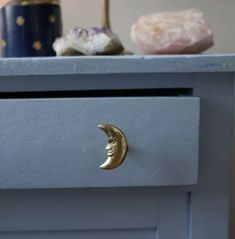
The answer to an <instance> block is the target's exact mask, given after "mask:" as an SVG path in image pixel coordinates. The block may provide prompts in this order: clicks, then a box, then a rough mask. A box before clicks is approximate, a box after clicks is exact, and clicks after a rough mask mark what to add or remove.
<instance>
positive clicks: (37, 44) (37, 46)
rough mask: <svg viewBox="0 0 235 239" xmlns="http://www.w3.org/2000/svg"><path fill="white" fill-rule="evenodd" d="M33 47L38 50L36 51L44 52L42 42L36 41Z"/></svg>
mask: <svg viewBox="0 0 235 239" xmlns="http://www.w3.org/2000/svg"><path fill="white" fill-rule="evenodd" d="M32 47H33V48H34V49H35V50H36V51H40V50H42V43H41V42H40V41H35V42H34V43H33V45H32Z"/></svg>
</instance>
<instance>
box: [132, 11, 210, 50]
mask: <svg viewBox="0 0 235 239" xmlns="http://www.w3.org/2000/svg"><path fill="white" fill-rule="evenodd" d="M131 38H132V40H133V42H134V43H135V44H136V45H137V47H138V48H139V49H140V51H141V52H143V53H144V54H194V53H200V52H203V51H205V50H207V49H208V48H210V47H211V46H213V44H214V43H213V32H212V30H211V28H210V27H209V26H208V25H207V23H206V21H205V19H204V16H203V13H202V12H201V11H200V10H197V9H189V10H183V11H174V12H160V13H155V14H151V15H147V16H142V17H140V18H139V19H138V20H137V22H136V23H135V24H134V25H133V26H132V29H131Z"/></svg>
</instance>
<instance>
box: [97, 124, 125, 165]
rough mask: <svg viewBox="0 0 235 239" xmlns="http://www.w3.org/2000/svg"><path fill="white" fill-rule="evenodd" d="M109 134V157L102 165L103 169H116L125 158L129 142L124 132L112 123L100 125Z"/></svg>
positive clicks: (107, 148)
mask: <svg viewBox="0 0 235 239" xmlns="http://www.w3.org/2000/svg"><path fill="white" fill-rule="evenodd" d="M98 127H99V128H100V129H102V130H103V131H104V132H105V133H106V135H107V136H108V144H107V146H106V150H107V156H108V159H107V160H106V161H105V162H104V163H103V164H102V165H101V166H100V168H101V169H115V168H117V167H119V166H120V165H121V164H122V163H123V162H124V160H125V157H126V155H127V151H128V143H127V139H126V137H125V135H124V133H123V132H122V131H121V130H120V129H119V128H117V127H115V126H113V125H110V124H102V125H98Z"/></svg>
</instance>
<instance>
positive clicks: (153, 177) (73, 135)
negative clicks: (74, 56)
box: [0, 97, 200, 189]
mask: <svg viewBox="0 0 235 239" xmlns="http://www.w3.org/2000/svg"><path fill="white" fill-rule="evenodd" d="M199 108H200V107H199V99H198V98H194V97H192V98H191V97H190V98H189V97H185V98H184V97H144V98H70V99H27V100H26V99H18V100H17V99H16V100H13V99H11V100H1V101H0V188H7V189H16V188H87V187H130V186H134V187H139V186H175V185H192V184H196V183H197V173H198V172H197V169H198V144H199V142H198V141H199V138H198V134H199ZM102 123H109V124H113V125H116V126H117V127H119V128H120V129H122V131H123V132H124V134H125V135H126V138H127V141H128V145H129V150H128V153H127V156H126V159H125V162H124V163H123V164H122V165H121V166H120V167H118V168H117V169H115V170H111V171H106V170H102V169H99V165H100V164H102V163H103V162H104V161H105V160H106V158H107V156H106V152H105V147H106V144H107V139H106V136H105V135H104V134H103V133H102V132H101V131H100V130H99V129H98V128H97V126H98V124H102Z"/></svg>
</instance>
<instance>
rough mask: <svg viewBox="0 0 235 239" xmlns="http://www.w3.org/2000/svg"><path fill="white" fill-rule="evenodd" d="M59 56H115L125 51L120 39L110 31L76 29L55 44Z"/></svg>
mask: <svg viewBox="0 0 235 239" xmlns="http://www.w3.org/2000/svg"><path fill="white" fill-rule="evenodd" d="M53 48H54V50H55V51H56V53H57V55H58V56H63V55H76V54H77V55H81V54H83V55H115V54H121V53H122V52H123V50H124V48H123V46H122V43H121V41H120V40H119V38H118V37H117V36H116V35H115V34H114V33H113V32H112V31H111V30H109V29H103V28H90V29H83V28H78V27H76V28H74V29H72V30H71V31H70V32H69V33H68V34H66V35H65V36H64V37H62V38H59V39H57V40H56V41H55V43H54V44H53Z"/></svg>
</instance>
